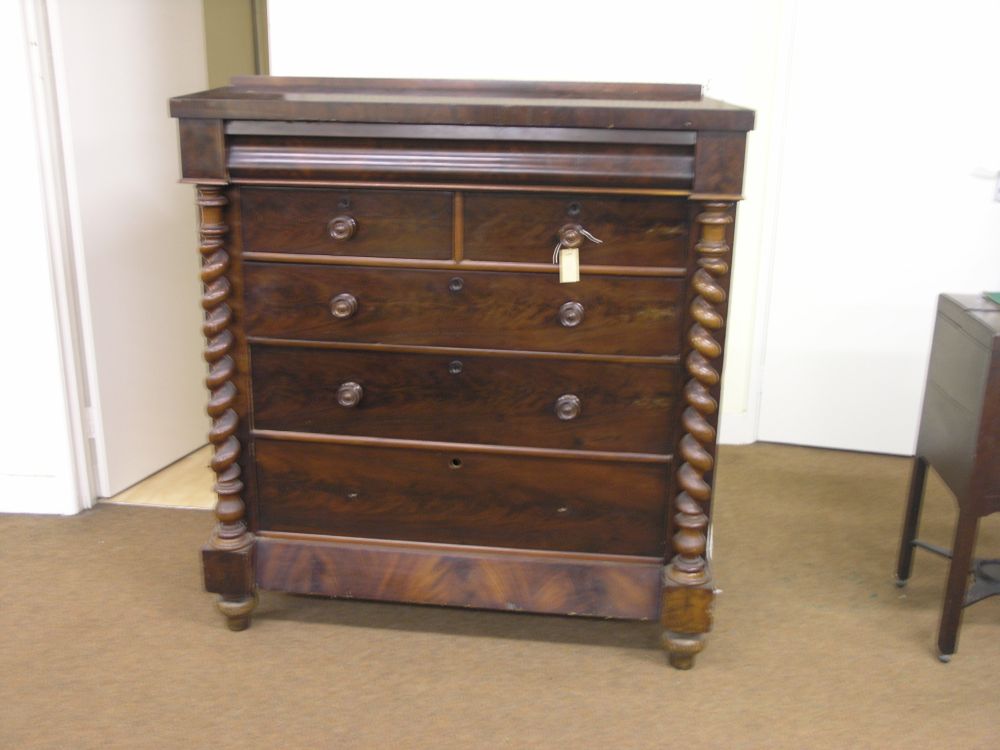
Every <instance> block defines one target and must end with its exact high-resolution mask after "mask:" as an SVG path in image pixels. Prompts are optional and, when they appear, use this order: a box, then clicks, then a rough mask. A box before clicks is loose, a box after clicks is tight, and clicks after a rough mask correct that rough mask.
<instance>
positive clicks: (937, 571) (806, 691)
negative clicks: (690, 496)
mask: <svg viewBox="0 0 1000 750" xmlns="http://www.w3.org/2000/svg"><path fill="white" fill-rule="evenodd" d="M907 479H908V462H906V461H904V460H903V459H898V458H886V457H879V456H869V455H859V454H852V453H838V452H831V451H816V450H809V449H802V448H792V447H784V446H770V445H757V446H751V447H746V448H728V449H724V451H723V454H722V457H721V466H720V472H719V490H718V495H717V505H716V535H715V553H716V573H717V578H718V583H719V585H720V586H721V587H722V589H723V590H724V593H723V595H722V597H721V598H720V601H719V605H718V608H717V613H716V614H717V625H716V630H715V632H714V633H713V634H712V635H711V637H710V641H709V644H708V647H707V649H706V651H705V652H704V653H703V654H701V656H700V657H699V659H698V662H697V664H696V666H695V668H694V670H692V671H690V672H678V671H675V670H672V669H670V668H668V667H667V665H666V662H665V658H664V656H663V655H662V654H661V652H660V651H659V650H657V648H656V629H655V627H654V626H652V625H648V624H641V623H622V622H604V621H590V620H580V619H571V618H560V617H540V616H532V615H516V614H505V613H492V612H472V611H461V610H447V609H436V608H430V607H416V606H404V605H394V604H377V603H363V602H342V601H329V600H317V599H308V598H302V597H293V596H287V595H281V594H267V593H265V594H264V595H263V597H262V600H261V606H260V608H259V610H258V615H257V617H256V619H255V621H254V625H253V627H252V628H251V629H250V630H248V631H246V632H244V633H231V632H229V631H227V630H226V629H225V628H224V627H223V624H222V622H221V618H220V617H219V615H217V614H216V612H215V611H214V607H213V606H212V604H211V597H210V596H209V595H207V594H205V593H203V592H202V591H201V584H200V579H199V567H198V566H199V562H198V555H197V550H198V548H199V546H200V545H201V543H202V542H203V541H204V540H205V539H206V537H207V535H208V531H209V528H210V526H211V517H210V515H209V514H208V513H206V512H203V511H191V510H168V509H157V508H143V507H126V506H103V507H100V508H98V509H97V510H95V511H92V512H89V513H86V514H83V515H81V516H77V517H73V518H52V517H27V516H6V517H0V533H2V543H0V639H2V640H0V747H2V748H12V749H15V748H73V749H74V750H75V749H77V748H213V749H214V748H219V749H221V748H264V747H268V748H604V747H607V748H658V749H660V748H665V747H670V746H674V747H678V748H682V747H683V748H688V747H690V748H868V747H870V748H904V747H905V748H922V747H944V748H958V747H961V748H997V747H1000V721H998V719H997V715H996V712H995V709H996V708H997V705H998V699H997V697H996V693H997V691H996V688H995V686H994V685H993V679H994V678H995V677H996V675H997V674H998V673H1000V598H995V599H991V600H987V601H985V602H983V603H981V604H979V605H977V606H975V607H973V608H971V609H969V610H967V611H966V617H965V623H964V626H963V630H962V633H961V638H960V643H959V652H958V654H957V655H956V656H955V658H954V660H953V661H952V663H951V664H947V665H944V664H940V663H939V662H938V661H937V660H936V659H935V658H934V655H933V643H934V635H935V630H936V627H937V619H938V613H939V606H940V602H941V590H942V585H943V581H944V575H945V562H944V561H943V560H941V559H939V558H936V557H933V556H931V555H930V554H928V553H925V552H919V551H918V553H917V555H918V557H917V562H916V570H915V575H914V578H913V580H912V582H911V584H910V587H909V588H908V589H907V590H906V591H905V593H904V592H900V591H899V590H897V589H896V588H895V587H894V586H893V583H892V572H893V566H894V561H895V554H896V543H897V539H898V534H899V526H900V522H901V520H902V511H903V496H904V493H905V488H906V481H907ZM953 516H954V503H953V501H952V499H951V498H950V496H949V495H947V493H946V492H945V490H944V489H943V488H942V486H941V485H940V484H939V483H938V482H936V481H932V483H931V486H930V491H929V497H928V501H927V508H926V512H925V522H924V529H925V532H924V534H923V536H924V537H925V538H927V539H929V540H931V541H937V542H939V543H945V544H947V543H948V542H949V541H950V533H951V523H952V519H953ZM992 520H993V519H987V522H986V523H985V524H984V528H983V530H982V532H981V535H980V548H981V549H983V550H992V551H993V552H994V553H995V554H996V555H998V556H1000V529H998V528H997V526H996V525H995V524H991V523H990V521H992ZM991 696H992V697H991Z"/></svg>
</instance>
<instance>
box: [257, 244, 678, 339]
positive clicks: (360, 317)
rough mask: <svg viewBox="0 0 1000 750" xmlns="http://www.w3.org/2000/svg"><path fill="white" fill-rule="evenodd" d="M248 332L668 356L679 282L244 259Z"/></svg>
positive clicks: (674, 335)
mask: <svg viewBox="0 0 1000 750" xmlns="http://www.w3.org/2000/svg"><path fill="white" fill-rule="evenodd" d="M244 273H245V276H246V283H245V288H246V328H247V331H248V333H249V334H250V335H251V336H259V337H268V338H283V339H298V340H314V341H342V342H365V343H383V344H412V345H417V346H452V347H470V348H480V349H524V350H534V351H552V352H583V353H593V354H616V355H617V354H631V355H652V356H658V355H671V354H677V353H678V352H679V350H680V329H681V317H682V311H681V304H682V301H683V294H684V284H683V282H682V281H681V280H678V279H669V278H643V277H619V276H602V275H597V274H587V275H585V276H584V277H583V279H582V280H581V281H580V282H579V283H576V284H560V283H559V280H558V277H557V276H556V274H552V273H500V272H487V271H466V272H458V271H438V270H409V269H406V270H404V269H388V268H379V269H373V268H357V267H351V268H348V267H337V268H334V267H330V266H314V265H307V264H298V263H295V264H292V263H288V264H285V263H247V264H246V266H245V267H244Z"/></svg>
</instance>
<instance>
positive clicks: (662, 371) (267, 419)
mask: <svg viewBox="0 0 1000 750" xmlns="http://www.w3.org/2000/svg"><path fill="white" fill-rule="evenodd" d="M253 380H254V407H255V413H256V421H255V426H256V427H257V428H258V429H267V430H292V431H299V432H318V433H330V434H342V435H373V436H378V437H390V438H402V439H412V440H421V439H433V440H441V441H448V442H459V443H489V444H509V445H526V446H540V447H546V448H567V449H575V450H602V451H628V452H636V453H662V454H667V453H669V452H670V451H671V450H672V440H671V429H670V425H671V424H672V421H671V417H672V414H673V410H674V402H675V396H676V393H677V388H678V380H679V372H678V368H677V367H671V366H656V365H635V364H610V363H604V362H566V361H560V360H555V359H527V360H525V359H521V358H519V357H516V356H508V357H497V356H489V357H477V356H469V355H461V356H458V355H441V354H392V353H379V352H352V351H330V350H310V349H305V348H300V347H299V348H291V347H274V346H255V347H254V350H253ZM346 382H355V383H358V384H360V385H361V386H362V388H363V389H364V396H363V398H362V400H361V402H360V403H359V404H358V405H357V406H355V407H353V408H345V407H344V406H341V405H340V404H339V403H338V401H337V392H338V388H339V387H340V386H341V385H342V384H343V383H346ZM564 394H573V395H575V396H577V397H578V398H579V399H580V402H581V411H580V415H579V416H578V417H576V418H575V419H570V420H563V419H559V417H558V416H557V415H556V412H555V404H556V401H557V400H558V399H559V397H560V396H562V395H564Z"/></svg>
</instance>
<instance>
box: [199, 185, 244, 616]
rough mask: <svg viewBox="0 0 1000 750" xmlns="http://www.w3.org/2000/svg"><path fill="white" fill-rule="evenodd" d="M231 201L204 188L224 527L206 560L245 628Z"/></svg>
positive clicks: (210, 577)
mask: <svg viewBox="0 0 1000 750" xmlns="http://www.w3.org/2000/svg"><path fill="white" fill-rule="evenodd" d="M228 202H229V201H228V200H227V198H226V196H225V194H224V193H223V189H222V188H221V187H218V186H210V185H199V186H198V198H197V203H198V208H199V212H200V219H201V220H200V227H199V229H200V236H201V248H200V249H201V255H202V267H201V280H202V282H203V284H204V287H203V294H202V298H201V303H202V307H203V308H204V309H205V322H204V325H203V327H202V331H203V332H204V334H205V338H206V340H207V343H206V345H205V360H206V361H207V362H208V367H209V370H208V377H207V378H206V380H205V384H206V385H207V386H208V389H209V392H210V396H209V401H208V415H209V416H210V417H211V418H212V427H211V429H210V431H209V434H208V438H209V441H210V442H211V443H212V448H213V452H212V463H211V466H212V470H213V471H214V472H215V475H216V482H215V487H214V490H215V493H216V495H217V496H218V502H217V503H216V506H215V516H216V519H217V521H218V523H217V524H216V527H215V530H214V531H213V532H212V537H211V540H210V541H209V549H207V550H205V551H204V553H203V557H204V562H205V583H206V588H208V590H209V591H214V592H215V593H219V594H222V598H221V600H220V601H219V610H220V611H221V612H222V614H224V615H225V616H226V621H227V624H228V625H229V627H230V628H231V629H233V630H243V629H245V628H246V627H247V626H248V625H249V623H250V612H252V611H253V608H254V606H255V604H256V593H255V592H254V590H253V584H252V571H251V570H250V564H251V553H252V550H253V543H254V539H253V535H252V534H250V533H249V531H248V530H247V525H246V521H245V518H244V516H245V512H246V507H245V506H244V503H243V499H242V497H241V493H242V492H243V482H242V481H241V479H240V464H239V458H240V448H241V446H240V441H239V438H238V437H237V436H236V430H237V427H238V426H239V417H238V416H237V413H236V410H235V409H234V405H235V403H236V399H237V390H236V385H235V383H234V382H233V381H234V377H235V374H236V363H235V361H234V360H233V348H234V346H235V338H234V336H233V332H232V330H230V325H231V324H232V319H233V312H232V309H231V308H230V306H229V303H228V300H229V296H230V294H231V291H232V287H231V285H230V282H229V279H228V277H227V275H226V274H227V272H228V271H229V261H230V259H229V253H227V252H226V248H225V236H226V233H227V232H228V231H229V227H228V226H227V225H226V223H225V218H224V217H225V207H226V205H227V204H228Z"/></svg>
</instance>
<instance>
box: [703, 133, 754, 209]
mask: <svg viewBox="0 0 1000 750" xmlns="http://www.w3.org/2000/svg"><path fill="white" fill-rule="evenodd" d="M746 141H747V138H746V134H745V133H741V132H732V131H727V132H711V131H702V132H700V133H698V145H697V147H696V152H695V174H696V175H697V176H696V177H695V180H694V191H695V192H696V193H703V194H710V193H719V194H725V195H731V196H738V195H739V194H740V192H741V191H742V190H743V164H744V153H745V151H746Z"/></svg>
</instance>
